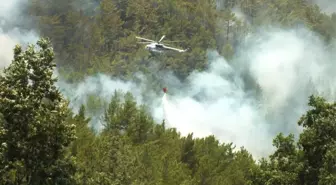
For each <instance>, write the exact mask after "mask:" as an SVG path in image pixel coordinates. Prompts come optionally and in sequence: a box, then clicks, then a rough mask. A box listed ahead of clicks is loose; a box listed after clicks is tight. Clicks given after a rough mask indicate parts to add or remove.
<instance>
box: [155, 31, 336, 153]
mask: <svg viewBox="0 0 336 185" xmlns="http://www.w3.org/2000/svg"><path fill="white" fill-rule="evenodd" d="M243 48H244V50H241V51H240V52H239V53H240V54H239V58H238V59H237V60H236V61H233V62H232V63H233V64H234V65H230V64H229V63H228V62H227V61H226V60H225V59H224V58H223V57H221V56H219V55H218V54H216V53H210V55H211V57H212V59H211V61H210V66H209V69H208V70H207V71H205V72H202V73H199V72H195V73H193V74H191V75H190V76H189V83H188V84H185V89H181V92H183V94H180V95H174V94H172V95H168V96H169V100H168V99H167V97H166V96H164V97H163V106H164V108H165V114H166V120H167V122H168V124H169V125H170V126H173V127H176V128H177V130H179V131H180V132H181V134H182V135H187V134H188V133H190V132H194V135H195V136H199V137H204V136H206V135H209V134H213V135H215V136H216V137H217V138H218V139H220V140H221V141H223V142H233V143H234V144H236V145H237V146H245V147H246V148H247V149H248V150H249V151H250V152H251V153H252V154H254V156H255V157H261V156H265V155H268V154H270V152H271V151H272V146H271V144H272V143H271V142H272V139H273V138H274V136H275V135H276V134H277V133H279V132H285V133H289V132H291V133H294V134H296V135H297V134H298V133H300V131H301V128H299V127H298V126H297V121H298V119H299V117H300V116H301V115H302V114H304V113H305V111H306V110H307V108H308V107H307V102H308V96H309V95H311V94H312V93H315V94H319V95H323V96H324V97H326V98H329V99H332V98H334V97H335V92H336V91H335V87H336V86H334V84H333V82H334V81H335V79H336V74H335V73H334V71H335V69H336V67H335V65H334V64H333V63H334V62H333V59H332V56H331V55H330V54H329V53H328V52H327V51H325V49H326V48H325V47H324V45H323V43H322V42H321V41H320V40H319V39H318V37H316V36H315V35H314V34H313V33H311V32H309V31H307V30H304V29H298V30H289V31H284V30H280V29H268V30H267V31H265V32H263V33H258V34H253V35H251V37H250V38H249V39H248V40H247V42H246V45H245V46H244V47H243ZM241 74H243V75H250V78H252V79H253V81H254V82H255V83H256V84H258V85H259V88H260V97H257V96H256V95H255V94H256V92H254V93H253V89H252V90H250V91H248V90H247V88H246V85H248V84H246V83H245V82H244V79H243V78H242V75H241ZM160 111H161V110H160V108H158V110H157V113H156V114H157V115H159V112H160Z"/></svg>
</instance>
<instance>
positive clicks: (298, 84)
mask: <svg viewBox="0 0 336 185" xmlns="http://www.w3.org/2000/svg"><path fill="white" fill-rule="evenodd" d="M8 2H10V3H5V2H3V3H2V5H1V7H0V43H1V45H0V62H1V63H0V67H4V66H6V65H8V64H9V63H10V60H11V59H12V57H13V51H12V49H13V47H14V44H18V43H20V44H24V43H27V42H30V43H35V42H36V40H37V38H38V37H37V36H36V34H35V32H34V30H31V29H30V28H29V25H27V24H24V23H26V22H29V21H30V22H31V21H33V20H29V21H28V20H25V19H26V18H25V17H26V16H23V15H22V13H20V12H22V11H21V10H22V9H23V8H24V7H25V4H24V2H25V1H23V0H15V1H8ZM18 25H21V26H18ZM263 30H264V31H262V32H257V33H253V34H250V35H249V36H248V37H247V38H246V40H245V41H244V42H243V44H242V45H241V46H240V47H239V48H238V51H237V53H236V57H235V58H234V59H233V60H232V61H230V62H228V61H227V60H225V58H224V57H222V56H220V55H219V54H218V53H217V52H216V51H209V52H208V61H209V66H208V69H207V70H206V71H203V72H196V71H195V72H194V73H192V74H190V76H189V77H188V80H187V82H180V81H178V80H177V78H176V77H174V76H173V75H172V73H171V72H169V71H168V72H167V73H160V77H159V78H162V79H160V80H161V81H163V82H164V84H167V87H168V94H166V95H164V96H163V93H162V94H157V93H156V91H157V89H162V87H158V86H154V87H153V86H149V84H150V83H149V82H148V79H147V78H146V77H145V76H140V77H139V80H138V81H137V82H124V81H121V80H118V79H113V78H110V77H109V76H106V75H104V74H99V75H96V76H91V77H87V78H86V79H85V80H84V81H83V82H81V83H79V84H69V83H66V82H65V80H63V79H62V78H61V77H59V81H58V83H57V85H58V87H59V88H60V90H61V91H62V92H63V94H64V95H65V96H66V97H67V98H69V100H71V107H72V108H73V109H74V111H75V112H76V111H78V109H79V106H80V105H81V104H90V102H91V103H92V102H96V101H90V99H94V100H97V99H99V100H100V102H101V104H100V105H106V104H107V103H109V101H110V97H111V96H112V94H113V93H114V91H115V90H122V91H124V92H125V91H130V92H131V93H133V95H134V96H135V97H136V100H137V101H138V102H139V103H145V104H147V105H148V106H150V108H151V110H152V115H153V117H154V118H155V120H157V121H158V122H160V121H162V119H166V121H167V122H168V126H170V127H176V128H177V130H178V131H180V132H181V134H182V135H186V134H188V133H191V132H193V133H194V136H196V137H204V136H207V135H210V134H213V135H215V136H216V137H217V138H218V139H219V140H220V141H222V142H233V143H234V144H236V145H237V146H238V147H240V146H244V147H245V148H247V149H248V150H249V151H250V152H251V153H252V154H253V155H254V156H255V157H260V156H265V155H267V154H269V153H270V152H271V150H272V147H271V142H272V138H274V136H275V135H276V134H278V133H279V132H284V133H295V134H296V135H297V134H299V133H300V131H301V128H299V127H298V126H297V121H298V119H299V117H300V116H301V115H302V114H303V113H305V111H306V110H307V108H308V107H307V101H308V96H309V95H311V94H313V93H314V94H318V95H322V96H324V97H326V98H328V99H329V100H333V98H334V97H335V86H334V84H333V82H334V81H335V78H336V74H335V73H334V71H335V70H336V66H335V64H334V61H333V58H334V56H333V55H332V53H333V49H331V48H327V47H326V46H325V45H324V43H323V42H322V41H321V40H320V39H319V38H318V37H317V36H316V35H314V33H312V32H310V31H308V30H306V29H303V28H296V29H292V30H281V29H277V28H265V29H263ZM153 73H155V71H154V72H153ZM56 75H57V73H56ZM100 105H91V110H94V111H93V112H91V114H90V115H89V116H91V117H93V118H94V119H93V120H92V122H91V124H93V125H94V126H95V127H96V128H97V129H101V115H102V113H103V111H104V109H103V108H102V106H100ZM95 107H96V108H97V109H95ZM103 107H104V106H103Z"/></svg>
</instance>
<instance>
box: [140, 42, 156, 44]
mask: <svg viewBox="0 0 336 185" xmlns="http://www.w3.org/2000/svg"><path fill="white" fill-rule="evenodd" d="M137 43H139V44H151V43H153V42H137Z"/></svg>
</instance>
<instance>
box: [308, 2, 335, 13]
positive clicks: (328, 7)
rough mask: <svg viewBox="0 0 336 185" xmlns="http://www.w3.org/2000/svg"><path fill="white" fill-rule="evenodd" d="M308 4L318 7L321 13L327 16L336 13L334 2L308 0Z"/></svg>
mask: <svg viewBox="0 0 336 185" xmlns="http://www.w3.org/2000/svg"><path fill="white" fill-rule="evenodd" d="M309 1H310V2H312V3H314V4H316V5H318V6H319V7H320V9H321V10H322V11H324V12H325V13H327V14H332V13H335V12H336V1H334V0H309Z"/></svg>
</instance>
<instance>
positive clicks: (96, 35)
mask: <svg viewBox="0 0 336 185" xmlns="http://www.w3.org/2000/svg"><path fill="white" fill-rule="evenodd" d="M237 9H238V10H239V11H240V13H237ZM25 12H26V13H27V14H28V15H29V16H30V17H31V18H32V19H34V20H36V21H34V24H35V25H32V26H33V27H35V28H36V29H37V30H38V32H39V35H40V36H41V38H40V39H39V40H38V42H37V43H36V44H34V45H30V46H29V47H28V48H23V47H22V46H20V45H17V46H15V48H13V51H14V56H13V61H12V63H11V64H10V65H9V66H8V67H7V68H6V69H4V71H3V74H1V75H0V86H1V88H0V184H3V185H17V184H20V185H21V184H22V185H25V184H26V185H51V184H54V185H56V184H57V185H74V184H80V185H96V184H99V185H152V184H153V185H154V184H155V185H157V184H159V185H173V184H181V185H217V184H225V185H226V184H227V185H242V184H246V185H317V184H318V185H334V184H335V182H336V122H335V119H336V103H335V102H328V101H327V100H326V99H325V98H323V97H320V96H315V95H311V96H310V97H309V99H308V100H307V102H308V105H309V106H310V109H309V110H308V111H307V112H305V113H304V114H303V115H302V116H301V118H300V119H299V121H298V122H297V124H298V125H299V126H302V127H303V131H302V133H301V134H300V135H299V138H298V139H296V138H295V137H294V135H293V134H288V135H285V134H283V133H279V134H278V135H277V136H276V137H275V138H274V139H273V146H274V147H275V151H274V152H273V153H272V154H271V155H270V156H268V157H265V158H262V159H260V160H256V159H255V158H254V157H253V156H252V155H251V153H250V152H249V151H247V150H246V149H245V148H243V147H242V148H239V149H236V146H235V143H220V142H219V140H218V139H217V138H216V137H215V136H208V137H204V138H196V137H194V136H193V134H192V133H190V134H189V135H188V136H185V137H184V136H181V134H180V133H179V131H178V130H176V129H174V128H168V127H167V126H166V123H165V121H164V120H163V121H162V122H160V123H157V122H156V121H154V119H153V118H152V116H151V114H150V112H149V111H148V109H147V108H146V105H142V104H138V103H137V102H136V100H135V97H134V95H132V93H131V92H120V91H115V93H114V94H113V96H112V98H111V100H110V102H109V103H108V106H107V109H106V111H105V113H104V122H105V125H104V128H103V130H102V131H101V132H100V133H97V132H95V130H94V129H92V128H91V127H90V126H89V122H90V119H91V118H90V117H89V116H87V111H86V109H87V107H86V106H84V105H82V106H81V108H80V110H79V112H74V111H72V110H71V109H70V108H69V106H68V105H69V103H70V102H69V100H67V99H66V98H65V97H64V96H63V95H62V93H61V92H60V90H59V89H58V88H57V87H56V85H55V84H56V82H57V79H56V78H55V77H54V76H53V72H54V69H55V67H56V66H57V69H58V70H59V72H60V74H61V75H62V76H63V77H64V78H66V79H67V80H68V81H69V82H76V81H80V80H81V79H83V78H84V77H85V76H89V75H94V74H96V73H97V72H101V73H105V74H109V75H110V76H114V77H118V78H120V79H125V80H129V79H132V78H133V77H134V76H133V74H134V73H136V72H138V71H141V72H143V73H144V74H148V75H151V73H150V71H149V69H150V67H151V65H152V64H153V63H156V64H157V65H158V69H157V71H160V70H166V69H168V70H170V71H173V72H174V74H175V75H176V76H177V77H178V78H179V79H180V80H181V81H183V80H185V78H186V77H187V76H188V75H189V74H190V72H192V71H195V70H198V71H202V70H205V69H206V67H207V59H206V50H207V49H209V48H212V49H216V50H217V51H219V53H220V54H221V55H223V56H225V58H227V59H228V60H229V61H230V59H231V58H233V57H234V56H235V51H236V48H237V47H239V44H240V42H242V39H243V38H244V37H245V36H246V35H247V34H248V33H250V32H257V31H258V28H259V27H260V26H261V25H263V26H265V25H266V26H267V25H270V24H271V23H274V22H276V23H278V24H279V25H280V26H281V27H283V28H289V27H295V26H298V25H302V26H305V27H307V28H309V29H310V30H312V31H313V32H315V33H317V34H318V35H319V37H320V38H321V39H322V40H323V41H324V42H325V43H326V44H327V45H330V46H331V45H332V44H333V43H332V41H333V40H334V39H335V37H336V14H331V15H329V14H325V13H323V12H322V11H321V10H320V8H319V7H318V6H317V5H314V4H312V3H309V2H308V1H305V0H291V1H289V0H273V1H269V0H221V1H219V0H218V1H213V0H193V1H191V0H189V1H178V0H170V1H161V0H146V1H145V0H132V1H128V0H49V1H45V0H29V5H28V7H27V9H25ZM238 14H239V15H240V14H243V15H244V18H241V17H240V16H238ZM163 34H165V35H166V37H167V40H182V41H183V42H181V44H179V45H180V47H184V48H187V47H190V46H192V48H191V51H190V52H188V53H183V54H181V55H178V56H160V60H158V59H157V58H155V56H152V55H151V54H150V53H148V52H147V51H145V50H144V49H143V46H142V45H140V46H139V45H136V44H134V43H136V40H135V39H134V37H135V35H141V36H143V37H146V38H153V39H156V40H158V39H159V38H160V37H161V36H162V35H163ZM153 83H159V82H155V79H154V80H153Z"/></svg>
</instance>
